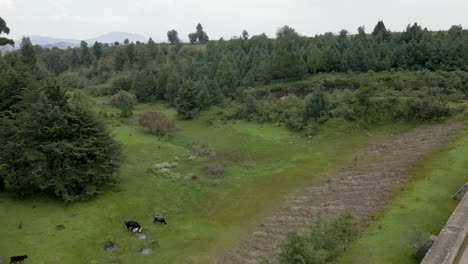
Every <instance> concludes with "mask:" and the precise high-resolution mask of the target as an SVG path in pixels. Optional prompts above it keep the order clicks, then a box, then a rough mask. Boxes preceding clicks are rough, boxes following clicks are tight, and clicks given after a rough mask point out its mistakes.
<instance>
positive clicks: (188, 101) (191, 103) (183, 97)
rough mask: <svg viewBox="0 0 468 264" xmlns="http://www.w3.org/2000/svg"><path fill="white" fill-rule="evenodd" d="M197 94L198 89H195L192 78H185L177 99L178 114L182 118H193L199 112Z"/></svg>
mask: <svg viewBox="0 0 468 264" xmlns="http://www.w3.org/2000/svg"><path fill="white" fill-rule="evenodd" d="M196 96H197V91H196V90H195V87H194V83H193V82H192V81H191V80H185V81H184V82H183V83H182V86H181V87H180V89H179V91H178V93H177V98H176V99H175V106H176V109H177V116H178V117H179V118H180V119H192V118H194V117H195V115H196V113H197V112H198V109H197V103H196Z"/></svg>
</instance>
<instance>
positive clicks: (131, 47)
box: [125, 42, 136, 65]
mask: <svg viewBox="0 0 468 264" xmlns="http://www.w3.org/2000/svg"><path fill="white" fill-rule="evenodd" d="M125 53H126V54H127V59H128V62H129V63H130V65H132V64H134V63H135V59H136V51H135V44H134V43H133V42H132V43H130V44H128V45H127V46H126V47H125Z"/></svg>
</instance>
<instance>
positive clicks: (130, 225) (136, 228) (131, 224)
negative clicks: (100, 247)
mask: <svg viewBox="0 0 468 264" xmlns="http://www.w3.org/2000/svg"><path fill="white" fill-rule="evenodd" d="M153 223H159V224H165V225H167V222H166V219H164V217H160V216H156V217H155V218H154V220H153ZM124 224H125V227H126V228H127V229H128V230H130V231H131V232H132V233H141V232H142V231H143V227H141V225H140V224H139V223H138V222H136V221H133V220H129V221H124ZM27 258H28V256H27V255H23V256H13V257H11V258H10V264H14V263H23V261H24V260H25V259H27Z"/></svg>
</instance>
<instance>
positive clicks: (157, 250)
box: [0, 100, 404, 264]
mask: <svg viewBox="0 0 468 264" xmlns="http://www.w3.org/2000/svg"><path fill="white" fill-rule="evenodd" d="M97 101H98V102H100V103H99V105H98V110H100V111H105V112H107V113H116V111H115V110H114V109H111V108H108V107H107V106H106V105H104V104H103V103H102V101H101V100H97ZM144 109H161V110H163V111H165V112H167V113H168V114H171V115H174V112H173V111H172V110H168V109H166V108H163V107H162V106H160V105H139V106H138V107H137V110H136V111H135V116H136V114H137V113H138V112H139V111H141V110H144ZM219 111H220V110H219V109H212V111H210V112H206V113H204V114H203V115H202V116H200V118H198V119H196V120H194V121H179V122H178V125H179V126H180V128H181V129H180V131H179V132H177V133H175V135H174V136H173V137H172V138H169V139H159V138H158V137H156V136H155V135H151V134H149V133H148V131H146V130H144V129H143V128H141V127H139V126H137V125H129V124H127V123H128V122H127V121H126V120H120V119H119V118H117V117H111V118H110V120H112V122H110V123H111V127H112V131H113V133H114V135H115V137H116V139H117V140H118V141H120V142H122V144H123V146H124V152H125V154H126V157H127V158H126V161H125V162H124V163H123V165H122V167H121V169H120V171H119V179H120V182H119V184H118V185H116V186H115V187H111V188H109V189H108V190H106V191H105V192H103V193H102V194H101V195H100V196H98V197H96V198H94V199H91V200H90V201H84V202H78V203H73V204H64V203H62V202H60V201H58V200H56V199H54V198H51V197H38V198H31V199H26V200H18V199H16V198H14V197H12V195H11V194H10V193H8V192H6V193H5V192H4V193H1V194H0V212H1V214H2V215H1V217H0V226H1V227H2V228H1V229H0V256H2V257H4V258H7V257H9V256H10V255H19V254H28V255H29V257H30V262H31V263H38V264H41V263H44V264H49V263H155V262H157V263H187V262H190V261H192V262H195V263H210V262H213V260H214V259H215V258H216V256H217V255H218V254H221V253H222V252H223V251H224V250H225V249H226V248H228V247H229V246H231V245H232V244H233V243H235V242H236V241H237V240H238V239H239V238H240V237H242V236H243V235H245V234H246V233H247V232H248V231H249V230H251V229H252V228H253V227H254V224H255V221H256V220H257V219H259V218H260V217H262V216H263V215H264V214H265V213H266V212H267V211H268V209H269V208H271V207H272V206H273V205H274V204H275V203H277V202H278V201H279V200H280V199H281V197H282V196H283V195H284V194H286V193H288V192H291V191H292V190H294V189H297V188H298V187H300V186H301V185H303V184H304V183H309V182H313V181H316V180H319V179H320V176H322V175H324V174H325V173H327V172H330V171H332V170H334V169H336V168H339V167H340V166H342V164H343V162H346V161H347V160H351V159H352V158H353V157H354V156H353V153H355V152H356V150H357V149H359V148H362V147H364V146H366V145H367V144H370V143H372V142H374V141H376V140H378V139H379V138H380V137H381V136H383V135H384V134H386V133H389V132H392V131H396V130H399V129H403V128H404V127H403V126H394V127H385V129H379V130H371V131H366V132H365V133H364V132H363V131H361V130H360V129H358V128H356V127H354V126H352V125H350V124H348V123H345V122H342V121H337V120H335V121H333V120H332V121H331V122H329V123H328V124H327V125H325V126H324V127H323V128H322V129H321V131H320V133H319V134H318V135H317V136H316V137H314V138H307V137H304V136H302V135H300V134H298V133H294V132H291V131H288V130H287V129H284V128H281V127H275V126H273V125H270V124H264V125H259V124H254V123H247V122H240V121H237V122H229V123H225V124H224V123H222V122H221V121H216V117H217V113H218V112H219ZM208 119H214V120H215V122H214V124H213V125H212V126H207V125H206V123H207V120H208ZM130 123H131V122H130ZM190 142H200V143H203V144H207V145H208V146H209V147H210V149H212V150H213V151H215V152H216V153H217V155H216V157H215V158H214V160H215V161H216V162H219V163H221V164H223V165H224V166H225V174H224V175H223V176H221V177H218V178H213V177H211V176H207V175H205V174H204V173H203V172H202V165H203V164H204V163H205V162H207V160H208V158H206V157H200V158H197V159H195V160H190V159H188V157H189V156H191V155H192V154H191V151H190V149H189V148H188V147H187V145H188V143H190ZM164 161H169V162H177V163H178V166H177V167H176V168H175V169H174V172H176V173H177V174H178V177H170V176H158V175H154V174H152V173H148V172H147V169H148V168H149V167H150V166H151V165H152V164H155V163H160V162H164ZM193 175H196V176H198V180H196V181H194V180H192V179H191V176H193ZM154 214H159V215H163V216H164V217H165V218H166V219H167V221H168V223H169V224H168V225H167V226H162V225H157V224H153V223H152V217H153V215H154ZM129 219H132V220H137V221H139V222H140V223H141V224H142V225H143V231H144V234H145V235H146V236H147V238H146V239H144V240H139V239H138V238H136V237H135V236H132V235H130V234H129V233H128V232H127V231H126V230H125V229H124V226H123V221H124V220H129ZM57 225H64V227H65V229H63V230H57V229H56V226H57ZM107 240H112V241H113V242H115V243H116V244H117V248H116V249H114V250H113V251H104V249H103V248H104V245H105V243H106V241H107ZM144 248H151V249H153V252H152V253H151V254H150V255H147V256H143V255H140V254H139V253H138V252H139V251H140V250H141V249H144Z"/></svg>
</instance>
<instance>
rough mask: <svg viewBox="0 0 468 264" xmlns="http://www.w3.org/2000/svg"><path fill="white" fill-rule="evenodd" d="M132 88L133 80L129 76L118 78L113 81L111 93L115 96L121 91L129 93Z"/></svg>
mask: <svg viewBox="0 0 468 264" xmlns="http://www.w3.org/2000/svg"><path fill="white" fill-rule="evenodd" d="M130 88H132V79H131V78H130V77H128V76H118V77H115V78H114V79H113V80H112V82H111V90H110V91H109V92H111V93H112V94H115V93H117V92H119V91H121V90H123V91H129V90H130Z"/></svg>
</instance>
